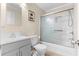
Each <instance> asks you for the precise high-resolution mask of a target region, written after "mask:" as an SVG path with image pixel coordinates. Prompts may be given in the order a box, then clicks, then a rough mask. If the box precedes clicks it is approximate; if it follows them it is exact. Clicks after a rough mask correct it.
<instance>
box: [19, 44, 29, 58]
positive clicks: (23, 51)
mask: <svg viewBox="0 0 79 59" xmlns="http://www.w3.org/2000/svg"><path fill="white" fill-rule="evenodd" d="M20 55H21V56H31V46H30V45H26V46H24V47H22V48H20Z"/></svg>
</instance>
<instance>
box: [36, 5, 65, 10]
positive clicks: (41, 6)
mask: <svg viewBox="0 0 79 59" xmlns="http://www.w3.org/2000/svg"><path fill="white" fill-rule="evenodd" d="M63 4H66V3H36V5H37V6H38V7H40V8H41V9H42V10H44V11H48V10H50V9H53V8H56V7H58V6H61V5H63Z"/></svg>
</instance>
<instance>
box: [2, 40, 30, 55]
mask: <svg viewBox="0 0 79 59" xmlns="http://www.w3.org/2000/svg"><path fill="white" fill-rule="evenodd" d="M24 45H31V42H30V39H26V40H21V41H17V42H13V43H9V44H5V45H2V46H1V51H2V53H7V52H9V51H11V50H14V49H17V48H20V47H22V46H24Z"/></svg>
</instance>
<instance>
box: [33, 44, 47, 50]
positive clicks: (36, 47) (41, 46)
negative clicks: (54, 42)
mask: <svg viewBox="0 0 79 59" xmlns="http://www.w3.org/2000/svg"><path fill="white" fill-rule="evenodd" d="M34 48H35V49H37V50H38V49H41V50H43V49H46V48H47V46H46V45H44V44H37V45H35V46H34Z"/></svg>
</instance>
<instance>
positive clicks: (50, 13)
mask: <svg viewBox="0 0 79 59" xmlns="http://www.w3.org/2000/svg"><path fill="white" fill-rule="evenodd" d="M72 9H74V8H70V9H66V10H62V11H58V12H55V13H53V12H49V13H48V14H45V15H42V16H48V15H52V14H57V13H60V12H64V11H68V10H72Z"/></svg>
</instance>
